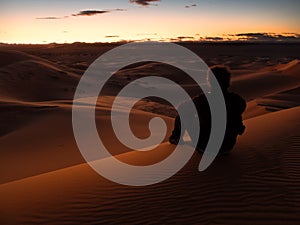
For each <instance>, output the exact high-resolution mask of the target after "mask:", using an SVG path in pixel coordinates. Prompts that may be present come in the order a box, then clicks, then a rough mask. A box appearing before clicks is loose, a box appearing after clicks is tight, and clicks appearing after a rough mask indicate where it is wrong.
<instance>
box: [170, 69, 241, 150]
mask: <svg viewBox="0 0 300 225" xmlns="http://www.w3.org/2000/svg"><path fill="white" fill-rule="evenodd" d="M211 71H212V73H213V74H214V75H215V77H216V79H217V81H218V83H219V85H220V87H221V90H222V92H223V95H224V100H225V104H226V110H227V124H226V131H225V137H224V140H223V143H222V145H221V149H220V151H219V154H226V153H229V152H230V150H231V149H232V148H233V147H234V145H235V143H236V138H237V136H238V135H242V134H243V133H244V131H245V126H244V124H243V120H242V114H243V112H244V111H245V109H246V102H245V100H244V99H243V98H242V97H241V96H239V95H238V94H235V93H232V92H229V91H228V88H229V86H230V78H231V73H230V71H229V69H228V68H226V67H224V66H214V67H212V68H211ZM208 82H209V83H210V78H209V77H208ZM210 87H211V90H210V93H208V94H211V95H213V94H214V88H213V87H212V85H210ZM190 104H194V105H195V107H196V109H197V112H198V118H197V117H196V115H190V116H191V117H192V119H191V120H190V122H189V123H190V124H181V121H180V118H179V116H177V117H176V119H175V124H174V130H173V132H172V135H171V137H170V138H169V142H170V143H171V144H175V145H177V144H178V143H180V142H182V141H183V135H184V134H181V126H183V131H187V132H188V133H192V132H189V131H192V129H195V126H196V125H197V124H200V136H199V139H198V143H197V147H196V149H197V151H200V152H204V151H205V148H206V145H207V143H208V140H209V137H210V132H211V113H210V108H209V104H208V101H207V99H206V96H205V94H204V93H202V94H200V95H199V96H197V97H195V98H193V100H190V101H188V102H184V103H183V104H181V105H180V106H179V110H184V111H188V108H189V107H190V106H189V105H190ZM195 120H198V121H195ZM183 133H184V132H183ZM191 139H192V141H193V137H191Z"/></svg>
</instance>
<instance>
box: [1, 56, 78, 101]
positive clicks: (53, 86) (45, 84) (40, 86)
mask: <svg viewBox="0 0 300 225" xmlns="http://www.w3.org/2000/svg"><path fill="white" fill-rule="evenodd" d="M0 57H1V61H2V59H4V60H3V61H2V63H1V65H0V98H1V99H4V100H6V99H17V100H25V101H45V100H54V99H72V97H73V94H74V90H75V87H76V85H77V83H78V81H79V77H78V76H77V75H76V74H72V73H68V72H65V70H64V68H60V67H59V66H57V65H55V64H53V63H51V62H48V61H47V60H44V59H41V58H38V57H36V56H31V55H28V54H25V53H22V52H15V51H12V52H3V51H0Z"/></svg>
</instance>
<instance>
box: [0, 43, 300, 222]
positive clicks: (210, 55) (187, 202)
mask: <svg viewBox="0 0 300 225" xmlns="http://www.w3.org/2000/svg"><path fill="white" fill-rule="evenodd" d="M48 47H49V48H48ZM48 47H47V46H41V47H36V46H13V47H10V46H5V49H8V50H1V51H0V58H1V62H0V109H1V110H0V124H1V126H0V153H1V157H0V171H1V175H0V199H1V200H2V204H0V223H2V224H26V223H30V224H35V223H36V224H41V223H48V224H70V223H72V224H83V223H84V224H99V223H102V224H116V223H119V222H120V221H122V222H123V223H128V224H142V223H145V224H149V223H160V224H167V223H169V224H174V223H175V224H176V223H180V224H251V225H252V224H296V223H297V221H299V220H300V217H299V215H298V212H297V211H299V210H298V209H299V208H300V204H299V202H300V192H299V185H300V179H299V177H300V174H299V173H300V169H299V166H298V162H299V140H300V137H299V135H300V132H299V127H300V126H299V125H300V124H299V122H300V121H299V112H300V108H299V105H300V102H299V99H300V98H299V95H300V92H299V87H300V77H299V74H300V68H299V65H300V64H299V59H297V57H298V55H297V53H295V49H296V47H295V46H294V45H291V46H281V45H280V46H279V47H278V46H277V48H274V46H273V45H270V46H268V45H266V46H265V45H262V46H252V45H243V46H238V45H236V46H235V45H234V46H227V45H224V46H222V45H221V46H219V45H217V46H214V45H207V46H202V45H192V46H190V45H188V46H187V47H190V48H192V49H193V50H194V51H195V52H196V53H197V54H199V55H201V56H202V57H203V58H204V59H206V60H207V62H208V63H209V64H226V65H229V66H231V68H232V69H233V82H232V85H233V87H232V90H233V91H235V92H237V93H240V94H241V95H242V96H243V97H244V98H245V99H247V102H248V104H247V110H246V112H245V114H244V119H246V121H245V124H246V127H247V129H246V133H245V134H244V135H243V136H241V137H240V138H239V140H238V144H237V145H236V147H235V149H234V151H233V152H232V154H230V155H228V156H220V157H218V158H217V159H216V160H215V161H214V163H213V164H212V165H211V166H210V167H209V168H208V170H206V171H205V172H202V173H199V172H198V171H197V167H198V164H199V160H200V159H201V156H200V155H199V154H194V156H193V158H192V159H191V161H190V162H189V163H188V164H187V165H186V166H185V167H184V168H183V169H182V170H181V171H180V172H179V173H178V174H176V175H175V176H173V177H172V178H170V179H168V180H166V181H164V182H162V183H159V184H157V185H152V186H148V187H142V188H138V187H127V186H121V185H117V184H115V183H112V182H110V181H108V180H106V179H104V178H102V177H101V176H99V175H98V174H97V173H96V172H94V171H93V170H92V169H91V168H90V167H89V166H88V165H87V164H86V163H85V161H84V159H83V158H82V156H81V154H80V152H79V150H78V148H77V145H76V142H75V139H74V135H73V131H72V123H71V107H72V98H73V94H74V90H75V88H76V84H77V83H78V81H79V78H80V75H81V74H82V73H83V71H84V69H85V68H86V67H87V66H88V65H89V64H90V63H91V62H92V61H93V60H94V59H95V58H97V56H99V55H100V54H102V53H103V52H105V51H107V50H109V49H110V48H112V47H114V45H105V46H104V45H84V44H74V45H53V46H52V45H51V46H50V45H49V46H48ZM216 47H217V48H216ZM10 49H17V50H18V51H15V50H10ZM216 49H217V50H218V51H215V50H216ZM25 52H27V53H25ZM62 53H63V54H62ZM287 56H288V57H287ZM149 75H157V76H164V77H169V78H172V79H174V80H175V82H177V83H179V84H181V85H182V86H184V87H185V88H186V89H187V90H188V91H189V93H190V94H191V95H194V94H196V93H199V88H195V85H194V84H193V83H191V80H189V79H186V77H185V78H183V77H184V73H183V72H182V71H180V70H178V69H176V68H173V67H170V66H166V65H162V64H159V63H156V62H150V63H146V64H145V63H141V64H136V65H131V66H128V67H126V68H124V69H123V70H121V71H119V72H118V73H116V74H115V75H114V76H113V77H112V79H110V80H109V82H108V84H107V86H106V88H105V89H104V90H103V92H102V96H101V97H100V100H99V102H98V105H97V108H96V115H95V119H96V123H97V128H98V132H99V135H100V136H101V137H102V138H103V140H104V142H105V145H106V146H109V150H110V152H111V154H112V155H115V156H116V157H117V158H118V159H119V160H121V161H124V162H126V163H130V164H133V165H149V164H153V163H155V162H159V161H161V160H163V159H164V158H166V157H168V155H169V154H170V153H171V152H172V151H173V149H174V146H172V145H170V144H168V143H166V142H165V143H163V144H161V145H160V146H159V147H158V148H157V149H155V150H152V151H149V152H146V153H141V152H135V151H132V150H131V149H129V148H126V147H125V146H124V145H123V144H122V143H120V141H118V140H117V139H116V138H115V137H114V135H113V130H112V127H111V124H110V109H111V108H110V107H111V104H112V102H113V100H114V95H115V94H117V93H118V91H119V90H120V88H122V87H123V86H124V85H125V84H127V83H129V82H131V81H132V80H134V79H136V78H139V77H143V76H149ZM84 107H89V105H85V106H84ZM120 112H121V111H120ZM157 114H159V115H164V116H161V117H162V118H163V119H164V120H165V121H166V123H167V125H168V132H167V135H166V138H167V137H168V135H169V134H170V132H171V129H172V124H173V119H172V118H171V117H174V116H175V115H176V114H175V113H174V109H173V108H172V107H171V106H169V105H166V102H164V101H158V100H156V101H155V102H153V101H150V100H149V99H144V100H143V101H140V102H139V103H138V104H137V105H136V106H135V109H133V110H132V117H133V118H134V119H133V120H132V121H131V124H132V125H133V126H132V131H133V133H134V134H135V135H137V136H139V137H141V138H145V137H147V136H148V135H149V130H148V129H147V125H148V122H149V120H150V119H151V118H153V117H154V116H157ZM166 138H165V141H166ZM182 148H183V149H182V151H184V150H185V149H184V147H182ZM100 162H101V161H100ZM162 173H163V171H162ZM153 176H155V174H153Z"/></svg>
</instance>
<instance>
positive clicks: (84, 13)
mask: <svg viewBox="0 0 300 225" xmlns="http://www.w3.org/2000/svg"><path fill="white" fill-rule="evenodd" d="M109 12H110V11H108V10H83V11H80V12H79V13H75V14H72V16H95V15H98V14H104V13H109Z"/></svg>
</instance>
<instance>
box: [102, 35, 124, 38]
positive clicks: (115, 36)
mask: <svg viewBox="0 0 300 225" xmlns="http://www.w3.org/2000/svg"><path fill="white" fill-rule="evenodd" d="M118 37H120V36H119V35H106V36H105V38H118Z"/></svg>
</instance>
